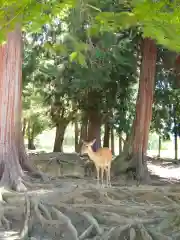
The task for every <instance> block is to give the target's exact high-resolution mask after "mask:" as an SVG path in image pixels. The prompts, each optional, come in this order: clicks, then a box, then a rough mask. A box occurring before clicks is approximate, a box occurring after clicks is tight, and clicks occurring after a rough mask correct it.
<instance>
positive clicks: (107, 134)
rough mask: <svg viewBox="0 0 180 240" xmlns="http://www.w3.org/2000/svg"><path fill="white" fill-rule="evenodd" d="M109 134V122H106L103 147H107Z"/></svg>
mask: <svg viewBox="0 0 180 240" xmlns="http://www.w3.org/2000/svg"><path fill="white" fill-rule="evenodd" d="M109 136H110V126H109V123H108V122H106V123H105V124H104V141H103V147H109Z"/></svg>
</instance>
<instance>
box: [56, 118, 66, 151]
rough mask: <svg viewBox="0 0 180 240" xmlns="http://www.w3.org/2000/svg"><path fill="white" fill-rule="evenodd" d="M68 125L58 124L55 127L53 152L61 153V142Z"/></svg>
mask: <svg viewBox="0 0 180 240" xmlns="http://www.w3.org/2000/svg"><path fill="white" fill-rule="evenodd" d="M67 126H68V124H67V123H66V122H63V121H62V123H59V124H57V125H56V137H55V141H54V149H53V152H63V141H64V134H65V131H66V128H67Z"/></svg>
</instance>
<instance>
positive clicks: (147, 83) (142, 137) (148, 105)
mask: <svg viewBox="0 0 180 240" xmlns="http://www.w3.org/2000/svg"><path fill="white" fill-rule="evenodd" d="M142 50H143V52H142V54H143V58H142V64H141V71H140V81H139V92H138V97H137V102H136V117H135V120H134V129H133V141H132V156H133V160H134V165H136V171H137V178H138V179H139V181H140V180H146V177H147V163H146V161H145V155H146V151H147V146H148V136H149V128H150V123H151V118H152V104H153V93H154V80H155V72H156V57H157V48H156V44H155V42H154V41H153V40H151V39H149V38H145V39H144V40H143V45H142Z"/></svg>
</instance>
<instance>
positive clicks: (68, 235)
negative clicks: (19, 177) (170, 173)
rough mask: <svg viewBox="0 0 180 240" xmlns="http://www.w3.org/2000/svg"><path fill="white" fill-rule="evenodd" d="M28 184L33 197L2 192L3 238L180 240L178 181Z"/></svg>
mask: <svg viewBox="0 0 180 240" xmlns="http://www.w3.org/2000/svg"><path fill="white" fill-rule="evenodd" d="M150 164H151V167H150V169H151V170H152V169H153V166H158V167H161V171H162V169H164V170H166V169H167V168H168V167H169V165H163V166H162V162H161V161H160V162H156V164H154V163H150ZM174 168H175V166H174ZM176 168H177V165H176ZM171 169H172V165H171ZM28 180H29V182H31V184H29V188H28V189H29V190H28V191H27V193H16V192H13V191H11V192H10V191H7V190H5V189H3V188H1V193H2V199H1V208H0V209H1V211H0V217H1V226H0V227H1V229H0V239H4V240H12V239H29V240H51V239H53V240H56V239H58V240H59V239H60V240H61V239H62V240H83V239H86V240H88V239H89V240H90V239H94V240H95V239H96V240H98V239H102V240H108V239H109V240H111V239H112V240H170V239H176V240H178V239H180V184H179V183H178V182H177V181H175V179H173V177H169V178H166V179H165V178H159V177H155V176H152V184H151V185H140V186H136V182H133V181H130V180H127V179H126V178H125V177H124V176H120V177H119V178H116V179H113V180H112V188H100V187H97V185H96V180H95V179H92V178H88V177H87V178H78V177H52V178H49V179H48V180H47V181H46V182H43V181H42V180H40V179H39V180H38V179H28ZM30 180H31V181H30ZM170 180H171V181H170Z"/></svg>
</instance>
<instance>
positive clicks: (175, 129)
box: [174, 111, 178, 160]
mask: <svg viewBox="0 0 180 240" xmlns="http://www.w3.org/2000/svg"><path fill="white" fill-rule="evenodd" d="M174 159H175V160H177V159H178V126H177V123H176V111H175V112H174Z"/></svg>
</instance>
